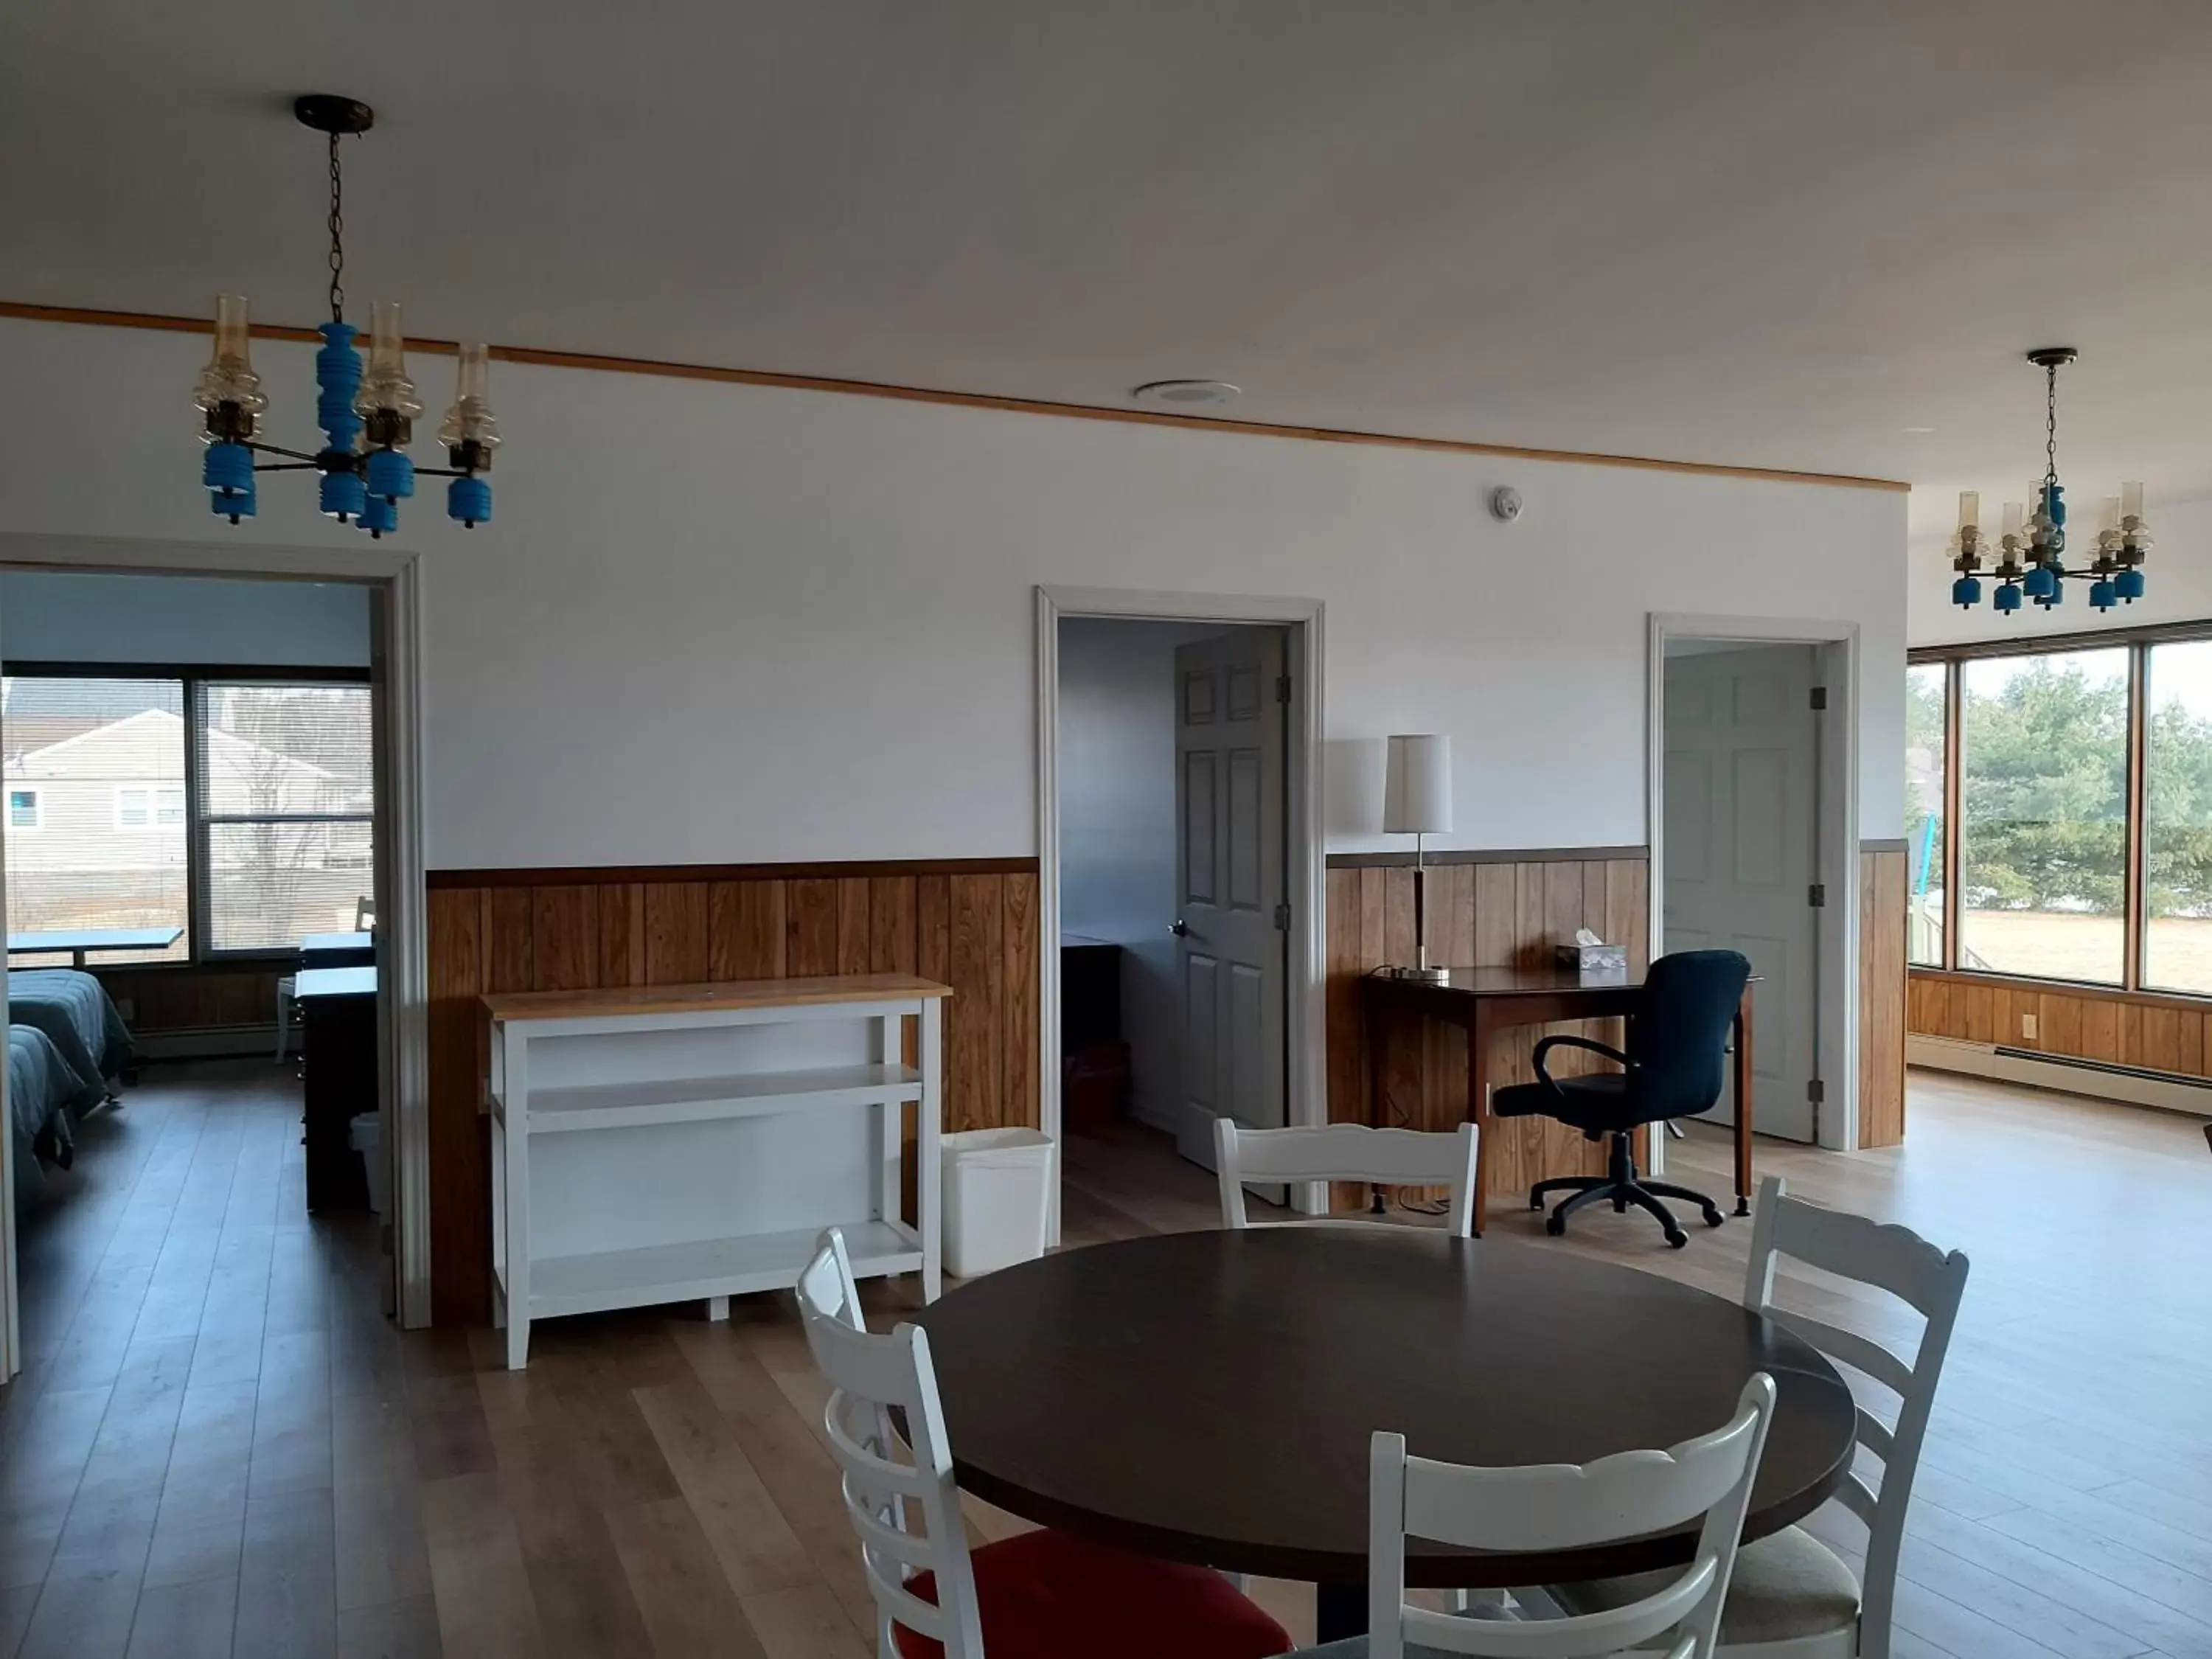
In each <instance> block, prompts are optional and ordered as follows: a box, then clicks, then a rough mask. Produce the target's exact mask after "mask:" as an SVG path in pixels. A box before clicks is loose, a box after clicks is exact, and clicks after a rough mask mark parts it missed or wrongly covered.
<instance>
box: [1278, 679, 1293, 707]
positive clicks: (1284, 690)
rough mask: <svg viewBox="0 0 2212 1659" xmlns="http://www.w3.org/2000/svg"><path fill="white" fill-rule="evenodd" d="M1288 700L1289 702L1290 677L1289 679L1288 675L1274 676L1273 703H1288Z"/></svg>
mask: <svg viewBox="0 0 2212 1659" xmlns="http://www.w3.org/2000/svg"><path fill="white" fill-rule="evenodd" d="M1290 700H1291V677H1290V676H1289V675H1288V674H1278V675H1276V676H1275V701H1276V702H1289V701H1290Z"/></svg>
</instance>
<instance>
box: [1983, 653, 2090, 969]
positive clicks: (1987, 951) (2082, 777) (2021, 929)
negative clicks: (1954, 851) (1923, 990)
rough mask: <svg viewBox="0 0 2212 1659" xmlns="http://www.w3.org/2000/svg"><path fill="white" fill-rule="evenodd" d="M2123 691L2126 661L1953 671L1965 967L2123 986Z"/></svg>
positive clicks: (1992, 664) (2036, 662) (2070, 656)
mask: <svg viewBox="0 0 2212 1659" xmlns="http://www.w3.org/2000/svg"><path fill="white" fill-rule="evenodd" d="M2128 681H2129V671H2128V652H2127V650H2126V648H2125V647H2115V648H2112V649H2107V650H2095V651H2069V652H2052V653H2044V654H2040V655H2035V656H2024V657H1984V658H1980V659H1976V660H1973V661H1970V662H1967V663H1965V664H1963V665H1961V670H1960V681H1959V761H1958V764H1959V817H1960V825H1959V864H1958V869H1959V954H1960V964H1961V965H1962V966H1970V967H1974V968H1986V969H1990V970H1992V971H1994V972H1996V973H2001V974H2028V975H2036V976H2038V977H2040V978H2046V979H2072V980H2086V981H2093V982H2095V983H2099V984H2106V985H2118V984H2120V983H2121V982H2122V981H2124V978H2125V963H2126V960H2127V947H2126V931H2127V929H2126V921H2125V916H2126V903H2125V896H2126V895H2125V889H2126V882H2127V799H2128Z"/></svg>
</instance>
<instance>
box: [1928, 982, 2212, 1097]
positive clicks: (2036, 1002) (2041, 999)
mask: <svg viewBox="0 0 2212 1659" xmlns="http://www.w3.org/2000/svg"><path fill="white" fill-rule="evenodd" d="M2031 1019H2032V1020H2033V1021H2034V1023H2035V1027H2034V1030H2033V1033H2032V1034H2031V1033H2030V1031H2029V1030H2028V1026H2027V1022H2028V1021H2029V1020H2031ZM1905 1024H1906V1029H1907V1030H1910V1031H1911V1033H1912V1035H1913V1036H1933V1037H1950V1038H1953V1039H1954V1040H1955V1041H1958V1042H1986V1043H1991V1044H1995V1045H1997V1046H2001V1047H2003V1048H2025V1049H2033V1050H2036V1051H2039V1052H2040V1053H2043V1054H2063V1055H2066V1056H2067V1057H2069V1058H2070V1059H2074V1060H2104V1061H2106V1062H2108V1063H2111V1064H2115V1065H2120V1066H2141V1067H2142V1068H2143V1069H2144V1070H2146V1071H2152V1072H2166V1073H2172V1075H2174V1076H2176V1077H2212V1031H2208V1029H2207V1028H2208V1024H2212V1007H2208V1006H2207V1005H2206V1003H2205V1001H2204V1000H2203V999H2202V998H2191V997H2181V996H2174V995H2172V994H2162V993H2159V992H2153V991H2141V992H2133V991H2122V990H2118V989H2114V990H2105V989H2103V988H2101V987H2093V986H2078V987H2077V986H2067V985H2053V986H2049V987H2045V986H2041V985H2037V984H2034V983H2033V982H2032V981H2021V980H2004V979H1996V978H1992V977H1990V976H1989V975H1977V974H1952V973H1945V972H1942V971H1940V970H1937V969H1925V968H1916V969H1912V970H1911V981H1910V983H1909V984H1908V986H1907V987H1906V992H1905Z"/></svg>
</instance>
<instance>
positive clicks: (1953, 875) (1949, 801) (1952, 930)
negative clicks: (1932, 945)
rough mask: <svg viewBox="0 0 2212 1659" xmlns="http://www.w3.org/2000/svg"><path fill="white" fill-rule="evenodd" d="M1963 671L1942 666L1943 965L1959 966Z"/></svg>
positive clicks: (1950, 664)
mask: <svg viewBox="0 0 2212 1659" xmlns="http://www.w3.org/2000/svg"><path fill="white" fill-rule="evenodd" d="M1961 678H1962V676H1961V671H1960V666H1959V664H1958V661H1957V659H1955V658H1954V659H1952V660H1951V661H1949V662H1947V663H1945V664H1944V665H1943V849H1942V860H1943V949H1942V960H1943V966H1944V967H1946V968H1948V969H1954V970H1955V969H1957V968H1958V967H1959V965H1960V964H1959V917H1960V900H1959V846H1960V812H1959V801H1960V787H1959V780H1960V776H1961V775H1962V774H1963V773H1964V771H1965V764H1964V761H1965V757H1964V756H1963V755H1961V753H1960V744H1959V725H1960V720H1959V713H1960V690H1959V687H1960V679H1961Z"/></svg>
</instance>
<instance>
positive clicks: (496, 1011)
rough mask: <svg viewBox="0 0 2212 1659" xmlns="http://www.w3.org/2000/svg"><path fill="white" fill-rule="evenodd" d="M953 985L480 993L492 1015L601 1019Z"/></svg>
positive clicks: (820, 983)
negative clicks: (483, 994)
mask: <svg viewBox="0 0 2212 1659" xmlns="http://www.w3.org/2000/svg"><path fill="white" fill-rule="evenodd" d="M951 994H952V987H951V986H949V985H940V984H939V983H938V982H937V981H935V980H933V979H921V978H919V977H917V976H916V975H913V974H837V975H823V976H821V977H819V978H814V979H739V980H725V981H720V982H716V983H709V984H703V985H629V986H616V987H611V988H608V989H605V990H599V991H505V992H499V993H496V994H493V995H489V996H487V997H484V998H483V999H482V1000H483V1006H484V1012H486V1013H488V1014H489V1015H490V1016H491V1018H494V1019H495V1020H523V1019H606V1018H619V1017H620V1016H622V1015H624V1014H708V1013H719V1012H723V1011H725V1010H736V1009H740V1008H799V1007H805V1006H808V1005H809V1004H813V1003H823V1002H888V1001H896V1000H900V999H902V998H908V997H922V998H927V997H949V996H951Z"/></svg>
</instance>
